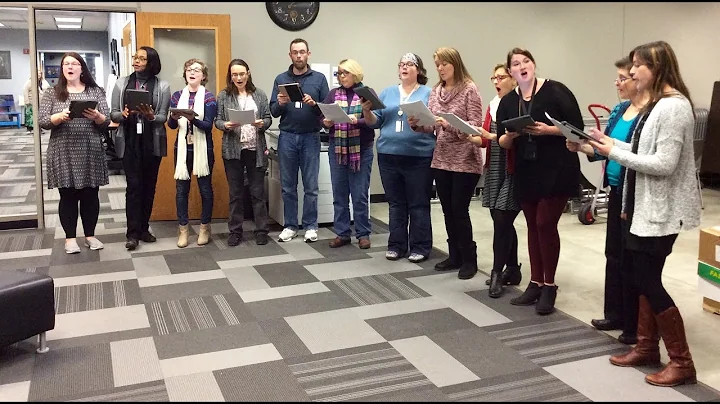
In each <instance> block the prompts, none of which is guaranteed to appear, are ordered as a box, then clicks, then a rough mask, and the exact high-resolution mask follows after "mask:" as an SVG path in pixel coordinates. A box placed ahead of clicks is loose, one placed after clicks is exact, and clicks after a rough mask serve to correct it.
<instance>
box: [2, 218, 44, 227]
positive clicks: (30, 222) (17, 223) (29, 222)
mask: <svg viewBox="0 0 720 404" xmlns="http://www.w3.org/2000/svg"><path fill="white" fill-rule="evenodd" d="M37 228H38V220H37V219H26V220H9V221H7V222H0V230H20V229H37Z"/></svg>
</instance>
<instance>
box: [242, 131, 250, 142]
mask: <svg viewBox="0 0 720 404" xmlns="http://www.w3.org/2000/svg"><path fill="white" fill-rule="evenodd" d="M247 141H248V138H247V135H246V134H245V132H240V142H241V143H247Z"/></svg>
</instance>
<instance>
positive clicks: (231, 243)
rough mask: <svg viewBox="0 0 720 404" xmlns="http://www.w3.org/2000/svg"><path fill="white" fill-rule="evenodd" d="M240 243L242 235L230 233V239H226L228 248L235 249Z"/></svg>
mask: <svg viewBox="0 0 720 404" xmlns="http://www.w3.org/2000/svg"><path fill="white" fill-rule="evenodd" d="M241 241H242V234H237V233H231V234H230V237H228V241H227V245H228V247H236V246H238V245H240V242H241Z"/></svg>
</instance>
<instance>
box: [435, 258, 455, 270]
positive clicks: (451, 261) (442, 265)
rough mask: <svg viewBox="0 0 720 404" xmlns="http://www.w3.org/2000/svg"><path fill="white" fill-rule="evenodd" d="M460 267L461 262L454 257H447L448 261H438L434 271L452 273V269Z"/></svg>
mask: <svg viewBox="0 0 720 404" xmlns="http://www.w3.org/2000/svg"><path fill="white" fill-rule="evenodd" d="M461 266H462V262H460V259H459V258H456V257H448V259H446V260H444V261H440V262H438V263H437V264H435V270H436V271H452V270H454V269H460V267H461Z"/></svg>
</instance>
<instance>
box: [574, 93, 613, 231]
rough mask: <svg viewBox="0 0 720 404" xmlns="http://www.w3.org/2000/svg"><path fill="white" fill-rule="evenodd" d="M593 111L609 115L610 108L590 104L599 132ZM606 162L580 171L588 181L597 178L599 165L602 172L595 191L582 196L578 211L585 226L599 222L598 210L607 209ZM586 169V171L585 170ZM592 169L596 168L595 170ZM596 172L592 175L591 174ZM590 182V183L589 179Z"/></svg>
mask: <svg viewBox="0 0 720 404" xmlns="http://www.w3.org/2000/svg"><path fill="white" fill-rule="evenodd" d="M593 109H602V110H605V111H607V113H608V115H609V114H610V112H612V111H611V110H610V108H608V107H606V106H604V105H601V104H590V105H588V111H590V115H592V117H593V118H594V119H595V126H596V127H597V129H598V130H602V128H601V126H600V117H599V116H598V115H597V114H596V113H595V111H593ZM581 161H587V159H581ZM605 164H606V162H605V161H602V162H597V163H589V164H586V165H583V164H581V165H580V170H581V172H582V174H583V176H585V178H586V179H588V178H597V177H598V173H597V166H598V165H599V168H600V170H599V171H600V172H599V178H598V180H597V182H595V183H594V184H593V187H594V191H593V189H583V191H582V195H583V199H582V205H581V206H580V209H579V210H578V220H579V221H580V223H582V224H584V225H590V224H593V223H595V222H596V221H597V217H598V208H600V209H607V204H608V195H607V190H606V189H605V188H604V187H603V178H604V177H605ZM583 166H584V167H583ZM583 168H585V170H583ZM592 168H595V170H593V169H592ZM591 171H594V172H593V173H592V174H594V176H593V175H592V174H590V173H589V172H591ZM588 181H590V180H589V179H588Z"/></svg>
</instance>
